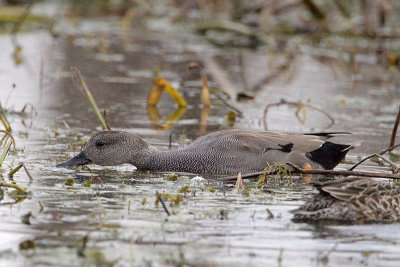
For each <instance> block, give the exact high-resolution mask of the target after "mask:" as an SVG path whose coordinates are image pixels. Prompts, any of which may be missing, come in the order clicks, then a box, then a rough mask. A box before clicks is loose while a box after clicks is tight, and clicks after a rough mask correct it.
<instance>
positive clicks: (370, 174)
mask: <svg viewBox="0 0 400 267" xmlns="http://www.w3.org/2000/svg"><path fill="white" fill-rule="evenodd" d="M287 165H289V166H291V167H292V168H293V170H292V171H291V174H310V175H312V174H320V175H337V176H360V177H371V178H390V179H400V174H392V173H378V172H363V171H335V170H305V169H301V168H299V167H297V166H294V165H292V164H289V163H287ZM278 172H279V171H278V170H273V171H261V172H253V173H246V174H242V179H253V178H256V177H258V176H259V175H275V174H278ZM236 180H237V175H233V176H227V177H223V178H218V179H217V181H221V182H229V181H236Z"/></svg>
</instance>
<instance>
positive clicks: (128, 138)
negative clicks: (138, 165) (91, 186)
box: [57, 131, 152, 167]
mask: <svg viewBox="0 0 400 267" xmlns="http://www.w3.org/2000/svg"><path fill="white" fill-rule="evenodd" d="M150 150H152V148H151V146H150V145H149V144H148V143H146V142H145V141H144V140H143V139H142V138H140V137H139V136H137V135H136V134H132V133H126V132H119V131H102V132H98V133H96V134H95V135H93V136H92V137H91V138H90V140H89V141H88V143H87V144H86V146H85V147H84V148H83V150H82V151H81V152H80V153H79V154H78V155H76V156H74V157H73V158H71V159H70V160H67V161H65V162H62V163H59V164H57V167H69V166H75V165H85V164H89V163H91V164H96V165H101V166H114V165H120V164H124V163H132V164H133V163H134V161H135V160H136V159H140V158H141V157H144V156H145V155H147V154H148V152H149V151H150Z"/></svg>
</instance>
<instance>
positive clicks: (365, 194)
mask: <svg viewBox="0 0 400 267" xmlns="http://www.w3.org/2000/svg"><path fill="white" fill-rule="evenodd" d="M315 186H316V187H317V188H318V190H319V192H320V193H319V194H318V195H316V196H315V197H313V198H311V199H310V200H308V201H307V202H306V203H305V204H304V205H303V206H301V207H300V208H299V209H297V210H294V211H292V212H293V213H294V218H293V219H294V220H299V221H303V220H306V221H308V220H311V221H317V220H335V221H346V222H353V223H363V222H394V221H400V186H398V185H397V184H393V183H392V184H391V183H388V182H377V181H375V180H372V179H366V178H346V179H340V180H334V181H327V182H320V183H315Z"/></svg>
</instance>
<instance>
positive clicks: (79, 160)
mask: <svg viewBox="0 0 400 267" xmlns="http://www.w3.org/2000/svg"><path fill="white" fill-rule="evenodd" d="M88 163H90V160H89V159H88V158H87V157H86V155H85V153H84V152H83V151H82V152H81V153H79V154H78V155H76V156H75V157H73V158H72V159H70V160H67V161H64V162H61V163H59V164H57V165H56V166H57V167H70V166H77V165H85V164H88Z"/></svg>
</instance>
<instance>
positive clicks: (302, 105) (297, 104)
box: [263, 99, 335, 130]
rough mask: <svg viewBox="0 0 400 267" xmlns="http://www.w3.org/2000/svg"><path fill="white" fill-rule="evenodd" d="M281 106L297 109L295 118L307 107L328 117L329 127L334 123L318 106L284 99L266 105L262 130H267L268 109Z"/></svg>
mask: <svg viewBox="0 0 400 267" xmlns="http://www.w3.org/2000/svg"><path fill="white" fill-rule="evenodd" d="M281 105H289V106H295V107H297V110H296V116H297V117H298V113H299V112H300V110H301V109H303V108H304V107H309V108H312V109H314V110H316V111H319V112H321V113H322V114H324V115H325V116H326V117H328V118H329V120H330V121H331V123H330V125H332V124H334V123H335V120H334V119H333V117H332V116H331V115H329V113H328V112H326V111H324V110H323V109H322V108H320V107H318V106H316V105H313V104H311V103H303V102H302V101H298V102H294V101H287V100H285V99H281V101H280V102H277V103H271V104H268V105H266V106H265V109H264V118H263V120H264V129H265V130H268V126H267V113H268V110H269V108H270V107H273V106H281Z"/></svg>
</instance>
